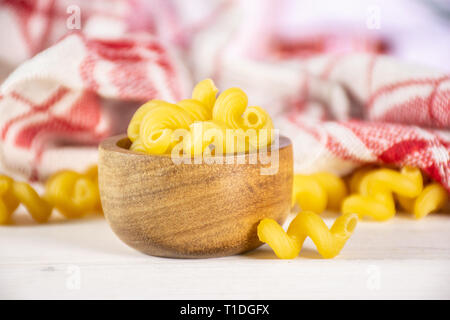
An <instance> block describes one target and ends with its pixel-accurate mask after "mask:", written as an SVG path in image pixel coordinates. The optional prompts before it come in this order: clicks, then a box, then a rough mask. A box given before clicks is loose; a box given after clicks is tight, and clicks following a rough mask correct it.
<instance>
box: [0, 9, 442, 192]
mask: <svg viewBox="0 0 450 320" xmlns="http://www.w3.org/2000/svg"><path fill="white" fill-rule="evenodd" d="M97 1H98V2H97ZM39 2H42V1H39ZM43 2H46V3H47V2H48V3H53V1H43ZM92 2H93V3H94V2H97V3H103V4H104V1H103V0H92ZM150 2H152V3H154V2H158V1H156V0H155V1H150ZM22 3H28V4H29V3H30V2H29V1H24V2H22ZM114 3H115V4H116V5H120V4H121V3H122V5H123V4H124V3H125V4H127V5H129V6H130V7H127V8H128V9H129V10H131V11H132V10H133V8H134V10H137V9H136V8H138V7H139V6H137V5H136V3H140V5H142V2H140V1H125V0H123V1H122V0H117V1H114ZM165 3H166V5H164V6H159V7H158V8H164V10H162V11H161V12H160V13H159V14H156V16H158V17H159V19H156V18H155V19H153V20H152V18H151V16H147V18H148V19H147V20H145V19H144V20H143V21H144V22H145V23H139V22H138V21H132V23H131V22H130V20H129V17H128V16H127V15H125V16H119V17H117V15H113V18H112V20H111V19H110V20H108V23H107V25H108V24H109V25H112V26H116V27H117V28H116V29H114V28H112V29H114V30H112V31H111V30H109V31H110V33H109V34H108V37H107V39H105V37H103V39H99V38H98V34H99V31H98V30H96V31H95V32H91V34H90V35H89V34H87V32H86V30H83V32H82V33H76V34H71V35H68V36H65V37H64V38H62V39H61V40H59V42H57V43H56V44H54V45H53V46H51V47H50V48H49V49H47V50H45V51H43V52H42V53H40V54H38V55H37V56H35V57H33V58H31V59H30V60H28V61H27V62H25V63H23V64H22V65H20V66H19V67H18V68H17V69H16V70H15V71H14V72H13V73H12V74H11V75H10V76H9V77H8V78H7V80H6V81H5V82H4V83H3V84H2V86H1V98H0V134H1V136H0V141H1V146H0V150H1V156H2V164H3V167H4V168H5V170H7V171H8V173H11V172H12V173H14V172H16V173H17V172H21V173H23V174H25V175H26V176H27V177H29V178H45V177H46V176H48V174H50V173H51V172H53V171H55V170H58V169H60V168H63V167H71V168H75V169H82V168H83V167H84V166H85V165H87V164H89V163H92V162H95V159H96V158H95V157H96V151H95V150H96V145H97V144H98V142H99V141H100V140H101V139H103V138H104V137H106V136H108V135H111V134H114V133H117V132H124V131H125V128H126V125H127V123H128V121H129V119H130V117H131V114H132V112H133V111H134V110H135V108H136V107H137V106H138V105H139V104H140V103H142V102H143V101H146V100H149V99H153V98H159V99H166V100H169V101H176V100H179V99H182V98H187V97H188V96H189V90H190V89H192V85H193V82H192V81H191V79H190V77H189V75H188V73H187V71H186V70H187V69H189V70H190V71H191V72H192V73H193V74H194V78H195V79H196V80H200V79H202V78H205V77H212V78H213V79H214V80H215V81H216V82H217V85H218V87H219V88H221V89H224V88H227V87H231V86H240V87H242V88H243V89H244V90H246V92H247V93H248V95H249V98H250V103H251V104H253V105H255V104H257V105H261V106H262V107H264V108H266V109H268V110H269V111H270V112H271V113H272V115H273V116H274V119H275V122H276V123H277V125H278V127H279V128H280V129H281V131H282V133H284V134H287V135H288V136H290V137H291V138H292V140H293V142H294V152H295V169H296V171H299V172H312V171H317V170H331V171H334V172H336V173H339V174H345V173H347V172H349V171H350V170H352V169H354V168H355V167H357V166H359V165H361V164H363V163H369V162H370V163H374V162H376V163H386V164H393V165H397V166H403V165H412V166H416V167H419V168H421V169H422V170H423V171H424V172H426V173H427V174H428V175H430V176H431V177H432V178H433V179H435V180H436V181H438V182H440V183H442V185H443V186H444V187H446V188H447V190H449V191H450V131H449V130H450V77H449V76H448V75H446V74H444V73H441V72H436V71H433V70H430V69H428V68H424V67H420V66H416V65H409V64H406V63H404V62H401V61H398V60H396V59H394V58H391V57H388V56H384V55H379V54H377V52H379V46H370V48H369V49H367V50H364V51H369V53H367V52H366V53H358V54H354V53H335V54H333V53H332V54H327V53H324V52H320V53H318V54H314V55H308V57H306V58H305V57H304V56H303V55H302V56H299V57H297V56H296V55H295V54H286V52H282V54H280V51H279V47H277V46H275V45H273V44H271V39H270V37H269V36H267V37H265V35H266V33H265V32H262V31H261V25H263V27H264V28H270V23H266V24H259V27H258V28H259V29H258V28H256V29H255V30H254V29H252V28H253V27H252V26H255V25H256V26H258V24H257V23H256V24H254V23H253V24H252V26H248V25H246V24H245V22H242V23H240V24H239V23H237V21H239V20H238V19H237V17H239V10H240V9H241V8H240V6H237V5H235V4H234V3H233V2H231V1H223V2H222V3H221V5H220V6H218V7H217V8H220V10H219V11H218V10H211V13H210V14H209V15H205V16H204V17H203V18H202V19H200V21H197V22H196V23H193V24H192V25H190V26H189V27H188V26H186V25H180V24H177V23H178V22H177V19H174V18H173V14H174V11H172V9H173V8H172V9H171V8H170V6H168V5H167V3H171V4H173V3H172V1H168V2H165ZM8 5H9V6H11V3H9V4H8ZM130 8H131V9H130ZM30 10H32V11H33V10H37V9H36V8H34V7H33V8H31V9H30ZM175 11H176V10H175ZM50 12H53V11H50ZM102 12H104V11H102ZM118 12H121V13H123V12H124V11H120V10H119V11H118ZM126 12H127V11H126ZM142 12H143V11H142V10H140V14H139V15H137V16H142V15H143V13H142ZM171 14H172V15H171ZM0 15H1V13H0ZM44 16H45V17H48V12H47V11H46V12H45V13H44ZM94 16H95V15H94ZM108 16H110V15H109V14H108ZM161 16H164V17H165V18H164V19H161ZM153 18H154V17H153ZM55 19H56V18H55ZM114 19H116V20H117V21H116V22H112V21H113V20H114ZM0 20H1V19H0ZM100 20H101V21H104V19H103V20H102V19H100ZM244 20H245V19H244ZM4 21H5V20H4ZM97 21H99V20H97ZM253 22H254V21H253ZM155 24H156V26H157V27H156V28H153V27H152V28H150V27H151V26H154V25H155ZM162 24H163V25H164V28H162V27H161V25H162ZM92 25H95V26H99V25H102V24H101V23H95V24H94V23H93V24H92ZM118 26H121V27H120V28H119V27H118ZM124 26H125V27H124ZM158 26H159V27H158ZM45 30H47V29H45ZM45 30H44V31H45ZM117 30H119V31H117ZM143 30H144V31H145V32H142V31H143ZM155 30H159V31H155ZM161 30H165V33H161ZM91 31H92V30H91ZM113 31H114V32H115V34H111V33H114V32H113ZM267 34H269V33H267ZM255 35H257V36H255ZM0 38H1V34H0ZM249 39H250V40H249ZM168 43H170V44H168ZM173 46H178V47H177V48H175V49H174V48H173ZM255 51H258V54H255ZM331 51H332V50H331ZM180 52H181V53H182V54H183V58H180V56H181V55H180ZM24 56H26V54H25V55H24ZM187 61H188V62H187Z"/></svg>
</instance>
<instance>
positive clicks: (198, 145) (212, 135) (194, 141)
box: [183, 120, 228, 156]
mask: <svg viewBox="0 0 450 320" xmlns="http://www.w3.org/2000/svg"><path fill="white" fill-rule="evenodd" d="M189 129H190V132H189V135H188V136H186V137H185V138H184V139H183V150H185V152H187V153H190V154H192V155H194V156H197V155H201V154H203V152H204V151H205V149H206V148H207V147H209V146H211V145H214V149H215V152H214V154H216V155H219V154H224V153H226V149H225V137H226V130H227V129H228V127H227V125H226V124H225V123H223V122H220V121H214V120H210V121H201V122H194V123H193V124H191V125H190V127H189Z"/></svg>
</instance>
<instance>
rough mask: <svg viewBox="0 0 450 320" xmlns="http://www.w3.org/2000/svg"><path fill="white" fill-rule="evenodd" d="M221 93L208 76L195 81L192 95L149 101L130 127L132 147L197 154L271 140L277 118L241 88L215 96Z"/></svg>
mask: <svg viewBox="0 0 450 320" xmlns="http://www.w3.org/2000/svg"><path fill="white" fill-rule="evenodd" d="M217 93H218V89H217V88H216V87H215V85H214V83H213V81H212V80H210V79H206V80H203V81H201V82H199V83H198V84H197V85H196V86H195V88H194V90H193V92H192V98H191V99H185V100H181V101H179V102H178V103H176V104H172V103H168V102H165V101H161V100H151V101H149V102H147V103H145V104H144V105H142V106H141V107H140V108H139V109H138V110H137V111H136V113H135V114H134V115H133V117H132V119H131V121H130V124H129V126H128V130H127V134H128V137H129V139H130V141H131V142H132V144H131V146H130V150H132V151H137V152H144V153H149V154H168V153H171V152H172V151H174V150H176V151H177V152H178V151H180V152H181V151H182V152H183V154H186V155H191V156H192V155H194V156H198V155H202V154H203V153H204V152H206V151H208V152H211V154H214V155H217V154H229V153H241V152H246V151H250V150H257V149H259V148H263V147H266V146H268V145H270V144H271V142H272V140H273V122H272V119H271V118H270V116H269V114H268V113H267V112H266V111H265V110H264V109H262V108H261V107H258V106H247V104H248V98H247V95H246V94H245V92H244V91H242V90H241V89H239V88H230V89H227V90H225V91H223V92H222V93H221V94H220V95H219V96H218V97H217V99H216V95H217ZM178 129H183V130H184V131H182V130H178ZM180 132H183V134H180ZM177 146H181V149H180V148H178V147H177Z"/></svg>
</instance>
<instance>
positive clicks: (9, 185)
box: [0, 175, 52, 224]
mask: <svg viewBox="0 0 450 320" xmlns="http://www.w3.org/2000/svg"><path fill="white" fill-rule="evenodd" d="M19 204H23V205H24V206H25V208H26V209H27V210H28V212H29V213H30V215H31V217H32V218H33V219H34V220H35V221H36V222H39V223H42V222H46V221H47V220H48V219H49V217H50V215H51V213H52V207H51V205H50V204H49V203H48V202H47V201H46V200H45V199H43V198H41V197H40V196H39V195H38V194H37V192H36V191H35V190H34V189H33V188H32V187H31V186H30V185H29V184H28V183H25V182H18V181H14V180H13V179H11V178H10V177H7V176H3V175H2V176H0V224H5V223H8V221H9V219H10V217H11V215H12V214H13V213H14V211H15V210H16V209H17V207H18V206H19Z"/></svg>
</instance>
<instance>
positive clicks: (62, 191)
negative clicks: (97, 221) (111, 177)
mask: <svg viewBox="0 0 450 320" xmlns="http://www.w3.org/2000/svg"><path fill="white" fill-rule="evenodd" d="M88 173H89V172H88ZM94 179H95V178H93V176H89V175H87V174H81V173H78V172H75V171H70V170H66V171H61V172H58V173H56V174H54V175H53V176H52V177H50V178H49V179H48V180H47V183H46V185H45V199H46V200H47V201H48V202H49V203H51V204H52V205H53V206H54V207H55V208H56V209H58V210H59V211H60V212H61V214H63V215H64V216H65V217H66V218H78V217H81V216H83V215H85V214H87V213H91V212H94V211H98V209H99V207H100V196H99V190H98V183H97V181H96V180H94Z"/></svg>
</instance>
